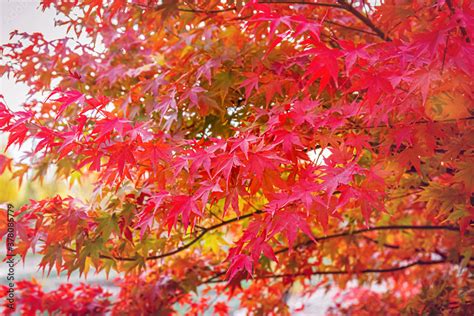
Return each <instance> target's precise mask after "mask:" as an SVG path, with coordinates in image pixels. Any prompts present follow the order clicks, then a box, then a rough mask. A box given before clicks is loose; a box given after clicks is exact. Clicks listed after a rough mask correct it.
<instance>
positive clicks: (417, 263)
mask: <svg viewBox="0 0 474 316" xmlns="http://www.w3.org/2000/svg"><path fill="white" fill-rule="evenodd" d="M445 263H449V262H448V261H445V260H433V261H423V260H417V261H415V262H412V263H409V264H406V265H401V266H398V267H390V268H382V269H363V270H359V271H357V270H354V271H350V270H329V271H313V272H310V273H306V272H299V273H283V274H269V275H260V276H258V275H257V276H255V277H253V279H277V278H294V277H298V276H310V275H341V274H362V273H390V272H397V271H402V270H405V269H408V268H411V267H414V266H427V265H436V264H445ZM224 274H225V272H219V273H218V274H216V275H214V276H213V277H211V278H209V279H207V280H206V281H204V282H203V283H207V284H210V283H222V282H227V280H225V279H219V278H220V277H221V276H223V275H224Z"/></svg>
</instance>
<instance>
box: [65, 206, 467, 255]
mask: <svg viewBox="0 0 474 316" xmlns="http://www.w3.org/2000/svg"><path fill="white" fill-rule="evenodd" d="M262 213H263V212H262V211H255V212H252V213H248V214H245V215H242V216H240V217H234V218H231V219H229V220H226V221H223V222H221V223H218V224H216V225H212V226H210V227H207V228H203V229H202V230H201V231H200V232H199V234H198V235H197V236H196V237H195V238H194V239H193V240H191V241H190V242H188V243H186V244H184V245H183V246H180V247H178V248H176V249H174V250H172V251H169V252H166V253H162V254H159V255H154V256H149V257H146V260H158V259H162V258H166V257H170V256H173V255H175V254H177V253H180V252H182V251H184V250H186V249H188V248H189V247H191V246H192V245H194V244H195V243H197V242H198V241H199V240H201V239H202V238H203V237H204V235H206V234H207V233H208V232H210V231H213V230H216V229H218V228H220V227H222V226H225V225H228V224H230V223H233V222H236V221H240V220H243V219H246V218H249V217H252V216H254V215H257V214H262ZM384 230H445V231H453V232H457V231H459V227H456V226H447V225H444V226H443V225H441V226H429V225H421V226H412V225H391V226H378V227H370V228H365V229H360V230H347V231H343V232H341V233H337V234H333V235H327V236H321V237H315V240H316V241H318V242H321V241H325V240H330V239H335V238H341V237H348V236H355V235H359V234H363V233H366V232H371V231H384ZM311 244H313V241H312V240H308V241H306V242H303V243H300V244H297V245H296V246H295V248H299V247H305V246H309V245H311ZM63 249H64V250H67V251H72V252H77V250H75V249H72V248H69V247H66V246H63ZM289 250H290V248H288V247H285V248H282V249H280V250H277V251H276V252H275V255H278V254H281V253H284V252H287V251H289ZM99 258H101V259H110V260H117V261H135V260H137V258H136V257H120V256H108V255H100V256H99Z"/></svg>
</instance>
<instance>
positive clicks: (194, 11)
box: [177, 7, 237, 14]
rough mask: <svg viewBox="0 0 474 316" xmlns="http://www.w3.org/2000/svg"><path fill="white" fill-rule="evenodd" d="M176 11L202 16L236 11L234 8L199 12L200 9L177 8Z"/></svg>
mask: <svg viewBox="0 0 474 316" xmlns="http://www.w3.org/2000/svg"><path fill="white" fill-rule="evenodd" d="M177 10H178V11H181V12H191V13H204V14H216V13H222V12H229V11H235V10H237V8H236V7H231V8H225V9H219V10H200V9H188V8H177Z"/></svg>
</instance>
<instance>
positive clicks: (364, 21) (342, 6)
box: [337, 0, 392, 41]
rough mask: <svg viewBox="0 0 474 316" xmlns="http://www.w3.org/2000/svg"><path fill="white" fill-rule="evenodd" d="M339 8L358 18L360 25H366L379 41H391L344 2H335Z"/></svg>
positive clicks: (368, 20)
mask: <svg viewBox="0 0 474 316" xmlns="http://www.w3.org/2000/svg"><path fill="white" fill-rule="evenodd" d="M337 3H339V5H340V7H341V8H343V9H344V10H346V11H348V12H350V13H352V14H353V15H354V16H355V17H356V18H358V19H359V20H360V21H362V23H364V24H365V25H367V26H368V27H369V28H370V29H371V30H372V31H374V32H375V33H376V34H377V35H378V36H379V37H380V38H381V39H383V40H385V41H391V40H392V39H391V38H390V37H388V35H386V34H385V33H384V32H383V31H382V30H381V29H379V28H378V27H377V26H376V25H375V24H374V23H373V22H372V20H370V19H369V18H368V17H367V16H365V15H363V14H362V13H360V12H359V11H358V10H357V9H356V8H354V7H353V6H352V5H351V4H350V3H347V2H346V1H345V0H337Z"/></svg>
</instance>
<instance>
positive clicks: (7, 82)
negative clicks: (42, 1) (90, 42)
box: [0, 0, 65, 110]
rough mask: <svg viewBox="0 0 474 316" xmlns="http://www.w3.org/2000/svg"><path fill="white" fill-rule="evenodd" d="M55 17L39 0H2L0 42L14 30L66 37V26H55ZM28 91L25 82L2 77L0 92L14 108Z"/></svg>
mask: <svg viewBox="0 0 474 316" xmlns="http://www.w3.org/2000/svg"><path fill="white" fill-rule="evenodd" d="M54 17H55V15H54V11H53V10H46V11H45V12H43V11H41V9H40V8H39V0H36V1H32V0H0V43H1V44H5V43H7V42H8V41H9V34H10V32H12V31H13V30H18V31H20V32H28V33H33V32H41V33H43V34H44V36H45V37H46V38H47V39H55V38H59V37H64V36H65V31H64V28H59V27H55V26H54ZM27 91H28V89H27V87H26V85H24V84H18V83H15V81H14V80H12V79H11V78H10V79H7V78H5V77H2V78H0V94H3V96H4V97H5V100H6V102H7V105H8V106H9V107H10V108H12V109H15V110H18V109H19V108H20V105H21V104H22V103H23V102H24V101H25V99H26V93H27Z"/></svg>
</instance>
